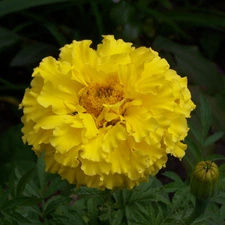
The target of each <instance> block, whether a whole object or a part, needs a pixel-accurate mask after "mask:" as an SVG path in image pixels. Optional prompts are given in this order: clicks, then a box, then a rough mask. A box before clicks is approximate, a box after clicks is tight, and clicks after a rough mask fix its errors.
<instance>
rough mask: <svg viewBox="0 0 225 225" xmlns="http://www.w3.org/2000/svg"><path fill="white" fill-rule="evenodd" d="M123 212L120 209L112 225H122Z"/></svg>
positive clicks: (114, 215)
mask: <svg viewBox="0 0 225 225" xmlns="http://www.w3.org/2000/svg"><path fill="white" fill-rule="evenodd" d="M123 214H124V213H123V210H122V209H119V210H117V211H116V212H115V213H114V214H113V218H112V225H120V224H121V222H122V220H123Z"/></svg>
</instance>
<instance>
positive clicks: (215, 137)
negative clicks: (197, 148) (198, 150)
mask: <svg viewBox="0 0 225 225" xmlns="http://www.w3.org/2000/svg"><path fill="white" fill-rule="evenodd" d="M223 135H224V132H223V131H218V132H216V133H214V134H213V135H211V136H209V137H208V138H207V139H206V140H205V142H204V144H203V147H207V146H209V145H211V144H213V143H215V142H216V141H218V140H219V139H220V138H222V137H223Z"/></svg>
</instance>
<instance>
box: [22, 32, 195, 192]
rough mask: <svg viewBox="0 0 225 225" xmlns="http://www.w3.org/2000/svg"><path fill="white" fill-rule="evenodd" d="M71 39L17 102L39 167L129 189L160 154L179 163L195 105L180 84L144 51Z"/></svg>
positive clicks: (110, 41) (152, 170)
mask: <svg viewBox="0 0 225 225" xmlns="http://www.w3.org/2000/svg"><path fill="white" fill-rule="evenodd" d="M90 45H91V41H89V40H84V41H73V43H72V44H70V45H65V46H64V47H63V48H61V52H60V55H59V59H58V60H56V59H54V58H52V57H47V58H44V59H43V61H42V62H41V63H40V65H39V67H37V68H35V69H34V72H33V75H32V76H33V80H32V82H31V88H28V89H27V90H26V92H25V95H24V98H23V100H22V103H21V105H20V107H21V108H23V112H24V116H23V117H22V122H23V123H24V127H23V129H22V132H23V134H24V136H23V140H24V142H28V144H30V145H32V146H33V150H34V151H35V153H36V154H37V155H38V156H39V155H40V153H41V152H42V151H45V163H46V170H47V171H49V172H51V173H58V174H60V175H61V177H62V178H64V179H66V180H68V181H69V182H70V183H74V184H77V185H86V186H88V187H97V188H99V189H104V188H109V189H112V188H113V187H127V188H132V187H133V186H135V185H138V184H139V183H140V182H141V181H144V180H147V179H148V177H149V175H155V174H156V173H157V172H158V171H159V170H160V169H161V168H162V167H163V166H165V163H166V161H167V154H171V155H173V156H175V157H178V158H180V159H181V158H182V157H183V156H184V154H185V149H186V145H185V144H183V143H182V140H183V139H184V138H185V137H186V135H187V132H188V126H187V122H186V118H187V117H190V112H191V111H192V110H193V109H194V108H195V105H194V103H193V102H192V101H191V95H190V92H189V90H188V88H187V79H186V78H181V77H180V76H179V75H177V73H176V72H175V71H174V70H172V69H170V68H169V64H168V63H167V61H166V60H165V59H162V58H160V57H159V55H158V53H157V52H155V51H153V50H152V49H151V48H145V47H140V48H135V47H132V44H131V43H126V42H124V41H123V40H121V39H119V40H115V39H114V37H113V36H111V35H107V36H103V41H102V44H99V45H98V46H97V50H94V49H92V48H91V47H90Z"/></svg>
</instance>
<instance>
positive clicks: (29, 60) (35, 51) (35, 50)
mask: <svg viewBox="0 0 225 225" xmlns="http://www.w3.org/2000/svg"><path fill="white" fill-rule="evenodd" d="M57 52H58V49H57V48H55V47H54V46H52V45H48V44H45V43H40V42H37V43H32V44H29V45H26V46H24V48H22V49H21V50H20V51H19V52H18V53H17V54H16V55H15V57H14V58H13V59H12V61H11V63H10V66H27V65H32V64H36V63H39V62H40V61H41V60H42V59H43V58H44V57H47V56H49V55H55V54H56V53H57Z"/></svg>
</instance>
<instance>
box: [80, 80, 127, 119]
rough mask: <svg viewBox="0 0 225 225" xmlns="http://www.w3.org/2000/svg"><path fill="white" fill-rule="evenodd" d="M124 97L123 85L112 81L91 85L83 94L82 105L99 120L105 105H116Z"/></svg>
mask: <svg viewBox="0 0 225 225" xmlns="http://www.w3.org/2000/svg"><path fill="white" fill-rule="evenodd" d="M123 95H124V92H123V87H122V85H120V84H119V83H118V81H117V80H116V79H110V80H108V81H107V82H105V83H101V84H100V83H92V84H90V85H89V86H88V87H87V88H86V89H85V91H84V93H83V94H82V96H81V99H80V104H81V105H82V106H83V107H84V108H85V109H86V110H87V112H88V113H90V114H92V115H94V116H95V117H96V118H97V117H98V116H99V114H100V113H101V112H102V110H103V107H104V106H103V105H104V104H108V105H113V104H116V103H117V102H120V101H121V100H123Z"/></svg>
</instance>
